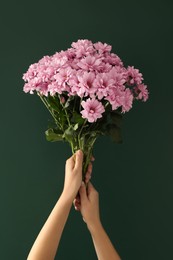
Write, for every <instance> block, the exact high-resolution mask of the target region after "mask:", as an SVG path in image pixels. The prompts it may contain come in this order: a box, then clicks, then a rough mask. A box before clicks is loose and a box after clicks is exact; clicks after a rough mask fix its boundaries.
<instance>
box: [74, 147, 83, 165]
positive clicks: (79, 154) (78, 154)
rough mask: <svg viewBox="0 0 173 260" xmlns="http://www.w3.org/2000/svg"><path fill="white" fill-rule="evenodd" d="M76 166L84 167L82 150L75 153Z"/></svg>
mask: <svg viewBox="0 0 173 260" xmlns="http://www.w3.org/2000/svg"><path fill="white" fill-rule="evenodd" d="M75 156H76V157H75V168H79V169H82V163H83V152H82V151H81V150H78V151H77V152H76V153H75Z"/></svg>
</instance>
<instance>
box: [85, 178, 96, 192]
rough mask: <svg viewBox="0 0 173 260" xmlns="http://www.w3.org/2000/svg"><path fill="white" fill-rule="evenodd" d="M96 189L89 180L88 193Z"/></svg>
mask: <svg viewBox="0 0 173 260" xmlns="http://www.w3.org/2000/svg"><path fill="white" fill-rule="evenodd" d="M94 190H95V191H96V189H95V188H94V186H93V185H92V183H91V182H90V181H89V182H88V189H87V191H88V194H90V193H91V192H92V191H94Z"/></svg>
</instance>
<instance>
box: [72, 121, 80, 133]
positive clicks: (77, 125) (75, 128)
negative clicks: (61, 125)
mask: <svg viewBox="0 0 173 260" xmlns="http://www.w3.org/2000/svg"><path fill="white" fill-rule="evenodd" d="M78 127H79V124H78V123H77V124H75V125H74V126H73V129H74V130H75V131H76V130H77V129H78Z"/></svg>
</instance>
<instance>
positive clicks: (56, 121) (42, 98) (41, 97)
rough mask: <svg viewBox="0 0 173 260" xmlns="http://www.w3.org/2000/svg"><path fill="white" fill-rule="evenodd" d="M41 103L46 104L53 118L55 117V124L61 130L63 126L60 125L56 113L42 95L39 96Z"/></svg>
mask: <svg viewBox="0 0 173 260" xmlns="http://www.w3.org/2000/svg"><path fill="white" fill-rule="evenodd" d="M38 95H39V97H40V99H41V101H42V102H43V103H44V105H45V106H46V107H47V109H48V111H49V112H50V114H51V116H52V117H53V119H54V120H55V123H56V124H57V125H58V127H59V128H60V129H61V125H60V124H59V122H58V120H57V118H56V117H55V115H54V113H53V112H52V110H51V106H50V105H49V104H48V103H47V101H46V99H44V97H43V96H41V95H40V94H38Z"/></svg>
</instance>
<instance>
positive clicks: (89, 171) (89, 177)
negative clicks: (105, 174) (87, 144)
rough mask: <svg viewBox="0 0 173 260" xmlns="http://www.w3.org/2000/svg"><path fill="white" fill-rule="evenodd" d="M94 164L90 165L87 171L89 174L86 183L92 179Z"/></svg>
mask: <svg viewBox="0 0 173 260" xmlns="http://www.w3.org/2000/svg"><path fill="white" fill-rule="evenodd" d="M92 167H93V166H92V163H90V164H89V166H88V169H87V173H86V175H85V183H88V182H89V180H90V179H91V174H92Z"/></svg>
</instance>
